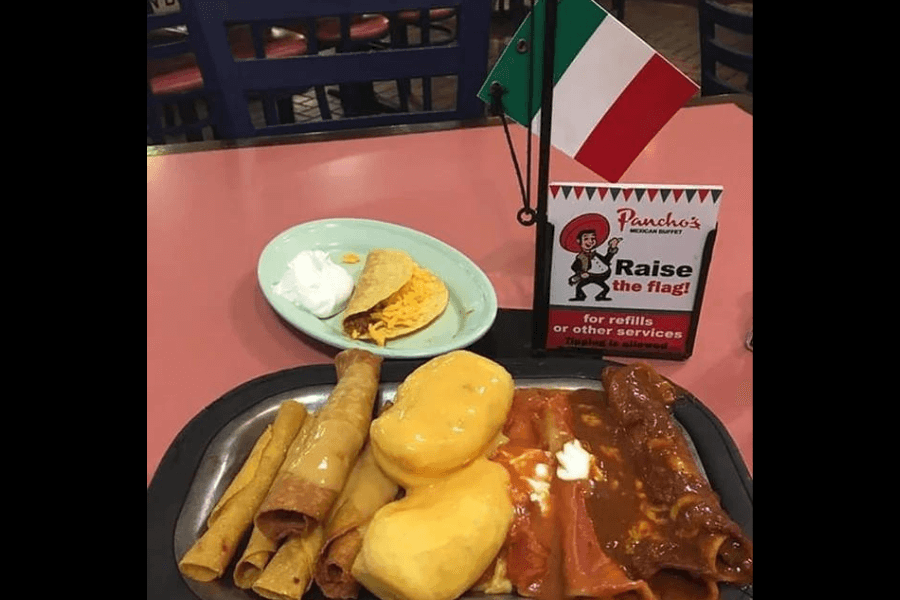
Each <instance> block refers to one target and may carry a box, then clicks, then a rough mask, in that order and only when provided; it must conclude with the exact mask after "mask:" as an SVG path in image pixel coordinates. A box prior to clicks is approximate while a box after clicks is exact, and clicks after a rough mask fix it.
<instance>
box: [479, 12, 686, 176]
mask: <svg viewBox="0 0 900 600" xmlns="http://www.w3.org/2000/svg"><path fill="white" fill-rule="evenodd" d="M544 20H545V10H544V4H543V0H538V2H536V3H535V6H534V9H533V10H532V11H531V13H530V14H529V15H528V17H527V18H526V19H525V20H524V21H523V22H522V25H521V26H520V27H519V29H518V30H517V31H516V34H515V36H514V37H513V38H512V41H511V42H510V43H509V44H508V45H507V47H506V49H505V50H504V51H503V54H502V55H501V56H500V58H499V60H498V61H497V63H496V64H495V65H494V68H493V69H492V70H491V72H490V74H489V75H488V78H487V80H486V81H485V82H484V85H483V86H482V88H481V91H480V92H479V93H478V97H479V98H481V99H482V100H483V101H484V102H487V103H490V102H491V84H492V83H494V82H499V83H500V84H501V85H502V86H503V88H504V89H505V93H504V95H503V98H502V101H503V108H504V112H505V113H506V114H507V116H509V117H510V118H511V119H513V120H514V121H516V122H517V123H519V124H521V125H523V126H525V127H529V128H530V129H531V131H532V132H534V133H539V132H540V117H541V84H542V70H541V69H542V64H543V54H544V52H543V50H544V43H543V40H544V31H545V26H544V25H545V23H544ZM532 28H533V32H532ZM532 33H533V35H532ZM519 40H526V41H528V43H529V44H531V43H532V42H533V45H532V46H531V47H530V49H529V50H526V51H525V52H521V51H520V50H521V46H520V44H519V43H518V41H519ZM532 53H533V54H534V56H533V57H532ZM554 54H555V56H554V65H553V111H552V123H551V135H550V143H551V145H553V146H554V147H556V148H557V149H559V150H561V151H562V152H564V153H565V154H567V155H568V156H571V157H572V158H574V159H575V160H577V161H578V162H580V163H581V164H583V165H584V166H586V167H587V168H589V169H591V170H592V171H594V172H595V173H597V174H598V175H600V176H601V177H603V178H605V179H606V180H607V181H609V182H617V181H619V179H620V178H621V177H622V175H623V174H624V173H625V171H626V170H627V169H628V167H629V166H630V165H631V163H632V162H634V159H636V158H637V157H638V155H639V154H640V153H641V151H642V150H643V149H644V148H645V147H646V146H647V144H649V143H650V140H652V139H653V137H654V136H655V135H656V134H657V133H658V132H659V130H660V129H662V128H663V126H664V125H665V124H666V123H667V122H668V121H669V120H670V119H671V118H672V117H673V116H674V115H675V113H676V112H677V111H678V110H679V109H680V108H681V107H682V106H684V103H685V102H686V101H687V100H688V99H690V98H691V97H692V96H693V95H694V94H695V93H696V92H697V91H698V90H699V86H698V85H697V84H696V83H694V81H693V80H691V79H690V78H689V77H687V76H686V75H685V74H684V73H682V72H681V71H679V70H678V69H677V68H676V67H675V66H674V65H672V63H670V62H669V61H668V60H666V59H665V58H664V57H663V56H662V55H661V54H659V53H658V52H657V51H655V50H654V49H653V48H651V47H650V46H649V45H648V44H647V43H646V42H644V41H643V40H642V39H641V38H640V37H638V36H637V35H635V34H634V33H633V32H632V31H631V30H629V29H628V28H627V27H625V26H624V25H623V24H622V23H621V22H619V21H618V20H616V19H615V18H614V17H612V16H611V15H610V14H609V13H608V12H606V10H604V9H603V7H601V6H600V5H599V4H597V3H596V2H594V1H593V0H559V5H558V8H557V28H556V46H555V51H554ZM532 63H533V65H534V71H533V72H530V71H531V69H532ZM529 83H530V88H531V106H530V107H529V103H528V91H529ZM529 108H530V110H529Z"/></svg>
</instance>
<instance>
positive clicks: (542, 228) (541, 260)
mask: <svg viewBox="0 0 900 600" xmlns="http://www.w3.org/2000/svg"><path fill="white" fill-rule="evenodd" d="M558 1H559V0H543V3H544V56H543V61H542V66H541V67H542V70H541V105H540V106H541V128H540V145H539V150H538V188H537V207H536V208H537V215H536V223H537V227H536V232H535V255H534V269H535V272H534V301H533V305H532V311H531V312H532V316H533V331H532V350H535V351H538V350H543V349H545V348H546V345H547V324H548V320H549V315H548V310H549V302H550V298H549V295H550V262H551V261H550V256H551V252H552V248H553V232H552V226H551V225H550V224H549V223H548V221H547V194H548V192H549V189H550V131H551V123H552V121H553V62H554V58H555V50H556V14H557V2H558Z"/></svg>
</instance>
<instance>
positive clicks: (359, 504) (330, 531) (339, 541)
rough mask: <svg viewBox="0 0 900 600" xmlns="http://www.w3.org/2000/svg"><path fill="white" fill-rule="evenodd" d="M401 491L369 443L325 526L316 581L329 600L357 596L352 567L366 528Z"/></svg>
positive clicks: (356, 585) (357, 585)
mask: <svg viewBox="0 0 900 600" xmlns="http://www.w3.org/2000/svg"><path fill="white" fill-rule="evenodd" d="M398 491H399V486H398V485H397V484H396V483H394V482H393V481H392V480H390V479H389V478H388V477H387V476H386V475H385V474H384V473H383V472H382V470H381V468H380V467H379V466H378V463H376V462H375V457H374V455H373V454H372V446H371V445H370V444H366V445H365V447H364V448H363V450H362V452H361V453H360V456H359V460H357V461H356V464H355V465H354V466H353V470H352V471H351V472H350V476H349V477H348V478H347V484H346V485H345V486H344V489H343V490H342V491H341V494H340V496H338V499H337V501H336V502H335V503H334V507H333V508H332V512H331V515H330V516H329V518H328V522H327V524H326V526H325V544H324V548H323V552H322V555H321V557H320V558H319V561H318V565H317V567H316V573H315V581H316V583H317V584H318V586H319V588H320V589H321V590H322V593H323V594H324V595H325V597H326V598H333V599H342V600H348V599H351V598H356V597H357V596H358V594H359V588H360V585H359V583H358V582H357V581H356V579H354V578H353V575H352V574H351V573H350V568H351V567H352V566H353V561H354V560H355V559H356V555H357V554H358V553H359V549H360V547H361V546H362V541H363V534H364V532H365V528H366V525H367V524H368V523H369V521H370V520H371V519H372V515H374V514H375V512H376V511H377V510H378V509H379V508H381V507H382V506H384V505H385V504H387V503H388V502H390V501H391V500H393V499H394V498H396V497H397V492H398Z"/></svg>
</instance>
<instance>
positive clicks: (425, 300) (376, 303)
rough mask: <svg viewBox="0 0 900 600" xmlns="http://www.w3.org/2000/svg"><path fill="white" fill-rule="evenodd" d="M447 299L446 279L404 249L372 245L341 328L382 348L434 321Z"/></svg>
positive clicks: (444, 306) (353, 336)
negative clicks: (417, 262)
mask: <svg viewBox="0 0 900 600" xmlns="http://www.w3.org/2000/svg"><path fill="white" fill-rule="evenodd" d="M449 299H450V295H449V292H448V291H447V286H446V285H444V282H443V281H441V280H440V278H439V277H437V276H436V275H435V274H434V273H432V272H431V271H429V270H428V269H423V268H422V267H420V266H419V265H417V264H416V263H415V261H413V259H412V258H411V257H410V256H409V255H408V254H407V253H406V252H403V251H401V250H392V249H376V250H372V251H371V252H370V253H369V255H368V256H367V257H366V263H365V266H363V270H362V272H361V273H360V276H359V280H358V281H357V282H356V288H355V289H354V290H353V295H352V296H351V297H350V301H349V302H348V303H347V309H346V311H344V316H343V318H342V321H341V326H342V328H343V331H344V333H345V334H346V335H348V336H349V337H351V338H353V339H360V340H369V341H372V342H375V343H376V344H378V345H379V346H384V345H385V343H386V342H387V340H390V339H393V338H397V337H400V336H403V335H406V334H408V333H412V332H414V331H418V330H419V329H422V328H423V327H425V326H426V325H428V324H429V323H431V322H432V321H434V320H435V319H436V318H437V317H438V316H440V315H441V314H442V313H443V312H444V309H446V308H447V303H448V302H449Z"/></svg>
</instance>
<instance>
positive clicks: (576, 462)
mask: <svg viewBox="0 0 900 600" xmlns="http://www.w3.org/2000/svg"><path fill="white" fill-rule="evenodd" d="M556 459H557V460H558V461H559V466H558V467H557V468H556V476H557V477H559V478H560V479H564V480H566V481H575V480H576V479H587V478H588V475H589V474H590V472H591V453H590V452H588V451H587V450H585V449H584V448H582V447H581V442H579V441H578V440H572V441H571V442H566V443H565V444H563V449H562V450H561V451H560V452H557V453H556Z"/></svg>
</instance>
